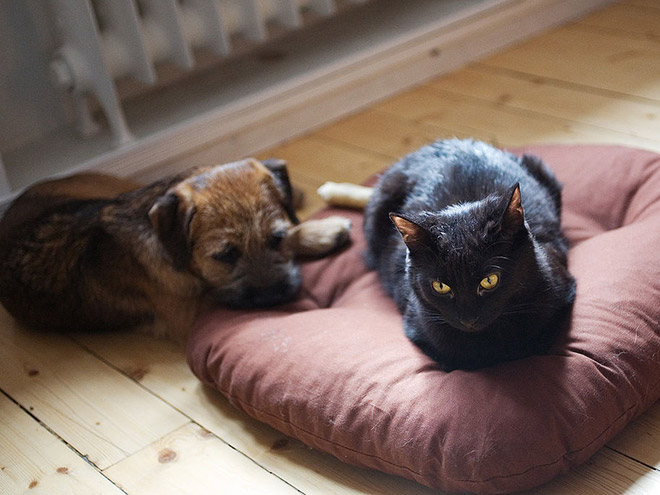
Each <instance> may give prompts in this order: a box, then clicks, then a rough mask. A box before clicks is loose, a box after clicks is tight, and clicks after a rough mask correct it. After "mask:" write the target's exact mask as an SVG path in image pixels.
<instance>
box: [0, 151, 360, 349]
mask: <svg viewBox="0 0 660 495" xmlns="http://www.w3.org/2000/svg"><path fill="white" fill-rule="evenodd" d="M264 163H265V164H263V163H261V162H259V161H257V160H253V159H248V160H244V161H241V162H236V163H232V164H225V165H219V166H215V167H209V168H202V169H196V170H194V171H192V172H188V173H184V174H180V175H178V176H175V177H171V178H168V179H164V180H161V181H157V182H154V183H152V184H150V185H147V186H141V185H140V184H138V183H135V182H133V181H130V180H126V179H119V178H115V177H110V176H106V175H101V174H78V175H74V176H71V177H68V178H65V179H59V180H55V181H49V182H45V183H42V184H37V185H35V186H33V187H32V188H30V189H28V190H27V191H26V192H25V193H23V195H21V196H20V197H19V198H17V199H16V201H14V203H13V204H12V205H11V206H10V208H9V210H8V211H7V213H6V214H5V216H4V218H3V219H2V221H1V222H0V301H2V303H3V305H4V306H5V308H7V310H8V311H9V312H10V313H11V314H12V315H13V316H14V317H15V318H16V319H17V320H19V321H21V322H23V323H25V324H26V325H28V326H31V327H36V328H40V329H56V330H85V331H87V330H97V329H115V328H122V327H134V326H145V327H147V328H150V329H151V330H152V331H153V332H155V333H160V334H166V335H168V336H170V337H173V338H175V339H178V340H180V339H182V338H183V337H184V335H185V333H186V331H187V329H188V328H189V327H190V325H191V323H192V321H193V319H194V317H195V315H196V314H197V312H198V310H199V307H200V304H201V301H203V300H205V299H207V300H208V299H209V298H208V297H205V296H207V295H209V294H210V295H211V296H212V298H213V299H215V300H217V301H219V302H221V303H226V304H230V305H233V306H245V307H251V306H262V305H271V304H277V303H279V302H283V301H285V300H288V299H291V298H293V297H294V296H295V293H296V291H297V289H298V286H299V283H300V279H299V274H298V269H297V266H296V265H295V264H294V262H293V260H294V258H295V257H296V256H297V255H312V256H322V255H325V254H327V253H329V252H331V251H333V250H334V249H335V248H337V247H338V246H340V245H341V244H344V243H345V242H347V240H348V232H349V229H350V224H349V223H348V222H347V221H346V220H344V219H341V218H339V217H331V218H330V219H325V220H318V221H310V222H304V223H302V224H300V225H296V224H297V220H296V218H295V213H294V211H293V206H292V194H291V187H290V184H289V182H288V176H287V174H286V168H285V167H284V165H283V163H282V162H268V163H266V162H264Z"/></svg>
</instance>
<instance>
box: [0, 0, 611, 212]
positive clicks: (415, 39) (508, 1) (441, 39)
mask: <svg viewBox="0 0 660 495" xmlns="http://www.w3.org/2000/svg"><path fill="white" fill-rule="evenodd" d="M610 2H611V0H583V1H581V2H575V1H573V0H484V1H482V2H481V3H479V4H478V5H477V4H471V5H472V6H468V7H464V8H462V9H461V10H458V11H456V12H453V13H451V14H450V15H447V16H445V17H443V18H439V19H437V20H434V21H433V20H432V21H427V22H425V23H424V24H423V25H420V26H417V27H415V28H412V29H408V30H406V31H403V32H396V33H395V34H394V33H393V34H392V35H391V36H389V37H386V38H385V40H386V41H384V42H381V43H379V44H376V45H374V46H366V47H361V48H359V49H357V50H356V51H355V53H351V54H349V55H346V54H344V55H343V56H342V57H341V58H340V59H338V60H334V61H332V60H331V61H330V62H329V63H327V64H325V65H324V66H323V67H320V68H319V67H313V68H312V69H311V70H309V71H302V72H299V73H296V74H295V75H293V76H292V77H291V78H290V79H283V80H280V81H279V82H278V83H277V84H275V85H273V86H272V87H265V88H262V89H260V90H258V91H256V92H255V93H254V94H248V95H246V96H243V97H241V98H239V99H237V100H235V101H228V102H225V103H224V104H222V105H219V106H218V107H216V108H211V109H204V111H203V112H201V113H199V114H198V115H196V116H193V117H191V118H186V119H184V120H182V121H180V122H176V123H175V124H173V125H168V126H167V127H166V128H163V129H157V130H155V131H153V132H146V133H144V135H143V136H142V137H139V138H138V139H137V140H136V141H134V142H133V143H130V144H129V145H126V146H123V147H121V148H118V149H112V148H111V147H110V146H108V145H107V144H103V143H101V144H100V146H99V149H100V151H99V152H98V153H96V154H93V156H89V154H90V153H89V151H87V150H82V151H79V152H76V151H75V150H74V151H73V152H71V154H70V155H69V156H66V157H65V158H66V159H65V160H62V158H61V157H58V156H53V160H54V161H55V162H57V160H59V161H60V162H62V163H60V164H57V163H55V164H54V165H51V166H45V167H43V170H45V171H46V172H45V173H46V174H47V175H60V174H61V173H69V172H71V171H74V170H81V169H96V170H102V171H104V172H106V173H111V174H117V175H122V176H133V177H137V178H139V179H141V180H152V179H155V178H158V177H161V176H163V175H166V174H168V173H172V172H174V171H177V170H181V169H182V168H186V167H187V166H190V165H191V163H190V160H189V157H190V156H191V154H195V153H199V152H200V151H202V153H201V155H202V156H204V155H206V154H207V155H208V156H209V157H211V156H212V157H213V160H214V161H216V162H222V161H229V160H234V159H237V158H240V157H244V156H246V155H252V154H256V153H258V152H260V151H262V150H264V149H267V148H270V147H273V146H276V145H278V144H280V143H282V142H283V141H285V140H288V139H291V138H293V137H295V136H298V135H301V134H303V133H307V132H309V131H311V130H314V129H316V128H318V127H320V126H323V125H325V124H328V123H330V122H332V121H333V120H336V119H338V118H340V117H342V116H345V115H347V114H350V113H352V112H355V111H357V110H359V109H361V108H363V107H365V106H368V105H370V104H373V103H374V102H376V101H379V100H382V99H384V98H387V97H389V96H392V95H393V94H395V93H398V92H401V91H403V90H406V89H409V88H411V87H414V86H416V85H419V84H421V83H423V82H424V81H427V80H428V79H430V78H433V77H437V76H438V75H441V74H444V73H448V72H450V71H453V70H456V69H457V68H459V67H461V66H464V65H466V64H467V63H469V62H471V61H474V60H477V59H479V58H482V57H484V56H486V55H489V54H492V53H495V52H497V51H499V50H502V49H503V48H506V47H507V46H509V45H511V44H514V43H518V42H521V41H523V40H525V39H528V38H530V37H532V36H534V35H536V34H539V33H540V32H542V31H545V30H547V29H549V28H551V27H555V26H558V25H561V24H563V23H566V22H569V21H571V20H573V19H576V18H579V17H580V16H583V15H584V14H586V13H587V12H589V11H591V10H594V9H596V8H599V7H602V6H604V5H606V4H608V3H610ZM365 8H366V7H365ZM167 118H169V116H167V117H166V118H165V120H167ZM138 135H139V134H138ZM68 139H69V140H70V138H68ZM49 146H52V147H53V148H54V150H61V149H62V145H61V144H59V143H53V144H52V145H50V144H45V145H43V146H42V147H41V148H40V147H39V146H37V147H34V148H32V149H30V150H28V151H27V152H25V153H23V155H20V154H19V155H20V156H17V157H14V156H12V157H11V158H12V161H20V160H23V161H26V162H28V163H29V162H30V161H31V160H34V156H32V155H35V154H37V153H38V154H39V156H41V157H43V156H44V155H48V151H47V148H48V147H49ZM88 146H89V145H88ZM43 148H46V151H44V149H43ZM203 150H208V153H204V152H203ZM65 155H66V153H65ZM76 155H78V156H79V159H78V161H77V162H74V163H73V164H71V161H70V156H76ZM7 158H8V157H7ZM5 161H6V162H9V161H10V160H8V159H6V160H5ZM8 165H9V164H8ZM12 165H13V164H12ZM18 166H20V164H18ZM10 172H11V171H10ZM8 176H9V177H10V181H11V180H12V177H11V176H12V174H11V173H8ZM38 178H39V177H30V176H25V175H23V176H21V177H19V178H18V179H15V180H14V182H16V183H17V186H18V187H16V186H14V187H16V188H17V189H20V188H22V187H24V186H25V185H26V184H28V183H29V182H31V181H32V180H36V179H38ZM15 192H16V191H13V192H12V193H10V194H9V195H5V198H4V199H5V200H6V199H8V197H9V196H11V195H13V194H15Z"/></svg>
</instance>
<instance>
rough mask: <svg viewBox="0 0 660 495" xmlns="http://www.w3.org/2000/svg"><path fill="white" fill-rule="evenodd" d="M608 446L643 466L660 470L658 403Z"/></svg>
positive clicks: (659, 408)
mask: <svg viewBox="0 0 660 495" xmlns="http://www.w3.org/2000/svg"><path fill="white" fill-rule="evenodd" d="M608 445H609V446H610V447H611V448H613V449H614V450H616V451H618V452H621V453H623V454H625V455H627V456H630V457H632V458H634V459H637V460H639V461H641V462H643V463H644V464H647V465H649V466H654V467H656V468H660V402H656V403H655V404H654V405H653V406H651V408H650V409H649V410H648V411H646V412H645V413H644V414H642V415H641V416H640V417H639V418H637V419H635V420H634V421H633V422H632V423H630V424H629V425H628V426H627V427H626V429H625V430H623V431H622V432H621V433H620V434H619V435H618V436H617V437H616V438H614V440H612V441H611V442H610V443H609V444H608Z"/></svg>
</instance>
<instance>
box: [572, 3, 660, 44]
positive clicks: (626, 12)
mask: <svg viewBox="0 0 660 495" xmlns="http://www.w3.org/2000/svg"><path fill="white" fill-rule="evenodd" d="M653 3H654V8H653V7H652V6H651V5H650V4H649V5H646V6H644V5H635V2H630V1H627V2H625V1H624V2H621V3H619V4H616V5H612V6H611V7H609V8H607V9H604V10H600V11H598V12H596V13H594V14H592V15H590V16H588V17H585V18H584V19H582V20H580V21H578V22H579V24H581V25H583V26H589V27H596V28H600V29H605V30H607V31H609V32H611V33H613V34H618V35H620V36H631V37H634V38H641V39H647V40H651V41H656V42H658V41H660V11H658V8H660V3H658V2H657V1H655V2H653Z"/></svg>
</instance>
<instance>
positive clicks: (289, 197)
mask: <svg viewBox="0 0 660 495" xmlns="http://www.w3.org/2000/svg"><path fill="white" fill-rule="evenodd" d="M261 163H263V165H264V166H265V167H266V168H267V169H268V170H269V171H270V173H271V174H272V175H273V177H274V178H275V186H277V189H278V190H279V191H280V194H281V196H282V200H283V204H284V210H285V211H286V214H287V215H288V216H289V220H291V222H292V223H294V224H298V223H300V220H298V217H297V216H296V210H295V208H294V199H293V188H292V187H291V181H289V172H288V171H287V169H286V162H285V161H284V160H279V159H277V158H269V159H267V160H263V161H262V162H261Z"/></svg>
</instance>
